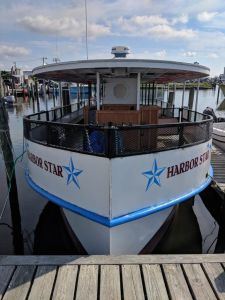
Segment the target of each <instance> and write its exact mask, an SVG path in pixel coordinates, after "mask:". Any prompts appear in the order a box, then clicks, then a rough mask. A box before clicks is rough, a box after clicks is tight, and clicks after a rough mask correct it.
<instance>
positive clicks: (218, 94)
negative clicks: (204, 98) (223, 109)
mask: <svg viewBox="0 0 225 300" xmlns="http://www.w3.org/2000/svg"><path fill="white" fill-rule="evenodd" d="M219 98H220V85H219V84H218V92H217V100H216V104H218V103H219Z"/></svg>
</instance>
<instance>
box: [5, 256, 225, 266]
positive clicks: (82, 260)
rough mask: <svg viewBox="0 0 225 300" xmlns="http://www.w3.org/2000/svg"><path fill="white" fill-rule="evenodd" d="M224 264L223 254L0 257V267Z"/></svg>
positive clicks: (224, 257)
mask: <svg viewBox="0 0 225 300" xmlns="http://www.w3.org/2000/svg"><path fill="white" fill-rule="evenodd" d="M204 262H215V263H216V262H218V263H220V262H224V263H225V254H198V255H196V254H194V255H193V254H184V255H181V254H180V255H120V256H114V255H89V256H78V255H77V256H76V255H74V256H73V255H68V256H64V255H61V256H57V255H51V256H47V255H46V256H42V255H40V256H32V255H29V256H19V255H18V256H13V255H12V256H0V265H2V266H11V265H13V266H14V265H119V264H123V265H124V264H128V265H131V264H135V265H138V264H161V263H164V264H170V263H171V264H174V263H180V264H182V263H204Z"/></svg>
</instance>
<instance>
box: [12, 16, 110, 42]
mask: <svg viewBox="0 0 225 300" xmlns="http://www.w3.org/2000/svg"><path fill="white" fill-rule="evenodd" d="M17 23H18V24H19V25H21V26H23V27H24V28H26V29H28V30H30V31H32V32H36V33H41V34H45V35H58V36H63V37H73V38H77V37H80V36H84V33H85V24H84V20H82V21H80V20H79V19H75V18H72V17H64V18H57V19H56V18H55V19H54V18H50V17H47V16H44V15H38V16H36V17H30V16H26V17H24V18H21V19H19V20H18V21H17ZM108 34H110V28H109V27H107V26H104V25H101V24H95V23H90V24H88V35H89V37H90V38H95V37H98V36H103V35H108Z"/></svg>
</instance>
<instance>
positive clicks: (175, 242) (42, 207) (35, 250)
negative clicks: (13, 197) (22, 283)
mask: <svg viewBox="0 0 225 300" xmlns="http://www.w3.org/2000/svg"><path fill="white" fill-rule="evenodd" d="M188 95H189V91H188V90H187V91H186V92H185V98H184V105H185V106H187V105H188ZM165 97H167V96H166V94H165ZM181 99H182V90H177V91H176V97H175V106H176V107H178V106H180V105H181ZM39 100H40V110H45V107H46V104H45V101H44V99H42V98H40V99H39ZM223 100H224V95H223V94H222V92H221V93H220V97H219V100H218V103H217V89H214V90H200V91H199V97H198V111H199V112H203V110H204V109H205V108H206V107H207V106H210V107H212V108H213V109H214V110H215V111H216V115H217V116H221V117H225V112H224V111H217V110H216V108H217V107H218V105H219V104H220V103H221V102H222V101H223ZM47 101H48V108H52V107H53V106H54V102H53V99H52V98H51V97H49V98H48V100H47ZM75 101H76V99H75V98H73V99H72V102H75ZM55 105H59V98H58V99H56V100H55ZM193 107H195V103H194V105H193ZM7 111H8V115H9V128H10V136H11V140H12V149H11V150H12V152H13V156H14V160H15V159H16V158H17V157H19V156H20V155H21V154H22V153H23V152H24V150H25V147H24V139H23V116H24V115H28V114H32V113H36V112H37V101H33V100H32V99H29V98H28V97H27V98H18V100H17V103H16V104H15V105H14V106H11V107H7ZM26 159H27V157H26V153H25V154H24V155H23V156H21V157H20V158H19V159H18V160H17V162H16V165H15V171H16V182H17V190H18V202H19V206H16V207H12V205H10V203H9V199H8V198H9V197H8V185H7V171H6V169H5V161H4V159H3V153H2V152H0V170H1V173H0V217H1V218H0V236H1V242H0V254H19V253H18V251H17V247H16V245H15V243H17V242H18V240H17V239H16V238H15V226H17V225H16V224H15V223H14V224H13V223H12V221H11V219H12V218H11V214H12V210H13V209H15V210H17V213H18V215H19V216H20V218H17V222H18V223H20V224H18V226H20V225H21V235H20V239H21V240H20V241H19V242H20V243H22V244H23V248H24V249H23V250H22V252H23V253H24V254H77V253H76V250H75V249H74V246H73V242H72V241H71V238H70V234H69V233H68V231H67V228H66V227H65V223H64V220H63V217H62V215H61V213H60V209H59V207H57V206H55V205H54V204H52V203H49V202H47V201H46V199H44V198H43V197H42V196H40V195H39V194H37V193H36V192H34V191H33V190H32V189H31V188H30V187H29V186H28V184H27V182H26V180H25V171H26ZM18 210H19V211H18ZM206 227H207V228H208V229H206ZM218 231H219V226H218V224H217V223H216V221H215V220H214V219H212V217H211V216H210V213H209V212H208V210H207V209H206V208H205V206H204V204H203V201H202V200H201V198H200V197H199V196H197V197H195V199H193V200H190V201H187V202H186V203H183V204H181V205H180V207H179V209H178V210H177V212H176V216H175V219H174V221H173V223H172V225H171V226H170V228H169V230H168V232H167V233H166V235H165V237H164V238H163V239H162V240H161V242H160V243H159V245H158V246H157V247H156V249H155V251H154V252H155V253H201V252H203V253H212V252H213V251H214V249H215V246H216V241H217V235H218ZM127 238H128V239H129V237H127ZM21 254H22V253H21Z"/></svg>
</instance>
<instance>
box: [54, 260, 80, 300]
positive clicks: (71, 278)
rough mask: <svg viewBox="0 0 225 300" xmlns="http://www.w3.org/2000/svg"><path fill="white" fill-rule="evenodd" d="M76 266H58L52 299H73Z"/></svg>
mask: <svg viewBox="0 0 225 300" xmlns="http://www.w3.org/2000/svg"><path fill="white" fill-rule="evenodd" d="M77 271H78V266H61V267H59V270H58V274H57V278H56V282H55V287H54V292H53V297H52V299H60V300H70V299H71V300H73V298H74V291H75V284H76V278H77Z"/></svg>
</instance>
